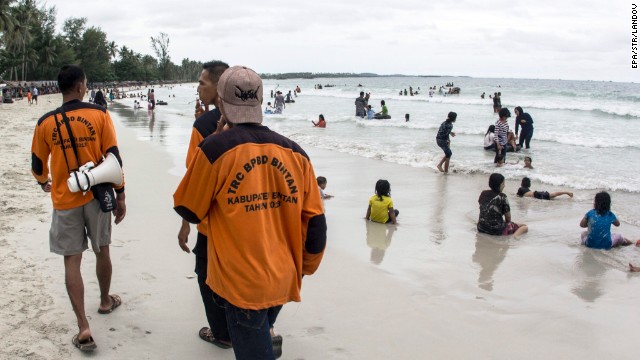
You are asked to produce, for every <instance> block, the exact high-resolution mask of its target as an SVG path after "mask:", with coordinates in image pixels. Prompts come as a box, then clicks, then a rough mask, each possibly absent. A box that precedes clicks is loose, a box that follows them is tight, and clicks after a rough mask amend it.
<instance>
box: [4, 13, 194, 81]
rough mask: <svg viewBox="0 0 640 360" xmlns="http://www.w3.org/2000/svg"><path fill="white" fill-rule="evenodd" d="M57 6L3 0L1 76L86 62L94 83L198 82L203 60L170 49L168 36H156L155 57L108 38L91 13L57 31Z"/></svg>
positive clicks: (40, 75)
mask: <svg viewBox="0 0 640 360" xmlns="http://www.w3.org/2000/svg"><path fill="white" fill-rule="evenodd" d="M55 27H56V8H55V6H51V7H47V6H46V4H45V5H42V6H38V4H37V2H36V0H0V78H2V79H4V80H9V81H22V82H25V81H27V82H28V81H33V80H54V79H56V78H57V75H58V71H59V69H60V67H61V66H63V65H65V64H78V65H80V66H82V68H83V69H84V71H85V73H86V74H87V78H88V80H89V81H91V82H113V81H144V82H150V81H158V80H159V81H185V82H186V81H189V82H192V81H197V80H198V77H199V74H200V72H201V70H202V62H199V61H195V60H190V59H188V58H185V59H182V62H181V63H180V64H179V65H177V64H175V63H173V61H171V56H170V54H169V35H167V34H166V33H160V34H158V35H157V36H151V37H150V41H151V47H152V48H153V50H154V53H155V57H154V56H152V55H148V54H141V53H138V52H136V51H134V50H133V49H130V48H128V47H127V46H124V45H123V46H119V45H118V44H116V43H115V42H114V41H109V40H108V39H107V34H106V33H105V32H104V31H102V29H100V27H96V26H90V25H89V24H88V23H87V18H83V17H81V18H76V17H71V18H67V19H65V20H64V23H63V30H62V33H56V31H55Z"/></svg>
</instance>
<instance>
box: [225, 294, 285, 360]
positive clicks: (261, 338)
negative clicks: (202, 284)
mask: <svg viewBox="0 0 640 360" xmlns="http://www.w3.org/2000/svg"><path fill="white" fill-rule="evenodd" d="M213 298H214V300H215V302H216V303H217V304H219V305H222V306H223V307H224V308H225V313H226V315H227V327H228V328H229V335H231V343H232V344H233V352H234V353H235V355H236V359H237V360H274V359H275V357H274V355H273V346H272V343H271V332H270V331H269V330H270V329H271V328H272V327H273V325H274V324H275V322H276V318H277V317H278V314H279V313H280V310H281V309H282V305H279V306H274V307H270V308H267V309H262V310H249V309H242V308H239V307H237V306H235V305H233V304H231V303H230V302H228V301H227V300H225V299H224V298H222V297H220V296H219V295H218V294H216V293H213Z"/></svg>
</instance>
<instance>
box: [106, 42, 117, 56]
mask: <svg viewBox="0 0 640 360" xmlns="http://www.w3.org/2000/svg"><path fill="white" fill-rule="evenodd" d="M108 48H109V55H110V56H111V58H112V59H114V60H115V58H116V56H118V44H116V42H115V41H111V42H110V43H109V45H108Z"/></svg>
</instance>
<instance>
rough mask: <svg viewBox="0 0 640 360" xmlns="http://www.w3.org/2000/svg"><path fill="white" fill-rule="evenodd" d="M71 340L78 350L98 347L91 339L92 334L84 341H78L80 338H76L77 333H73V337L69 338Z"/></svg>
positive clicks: (89, 349)
mask: <svg viewBox="0 0 640 360" xmlns="http://www.w3.org/2000/svg"><path fill="white" fill-rule="evenodd" d="M71 342H72V343H73V345H74V346H75V347H76V348H78V349H79V350H80V351H86V352H88V351H93V350H95V349H96V348H97V347H98V345H96V342H95V341H93V337H92V336H89V338H88V339H86V340H84V341H80V339H79V338H78V334H75V335H73V339H71Z"/></svg>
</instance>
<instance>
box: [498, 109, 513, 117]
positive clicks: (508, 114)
mask: <svg viewBox="0 0 640 360" xmlns="http://www.w3.org/2000/svg"><path fill="white" fill-rule="evenodd" d="M498 115H499V116H500V117H501V118H503V117H504V118H509V117H511V111H509V109H507V108H502V109H500V112H499V113H498Z"/></svg>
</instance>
